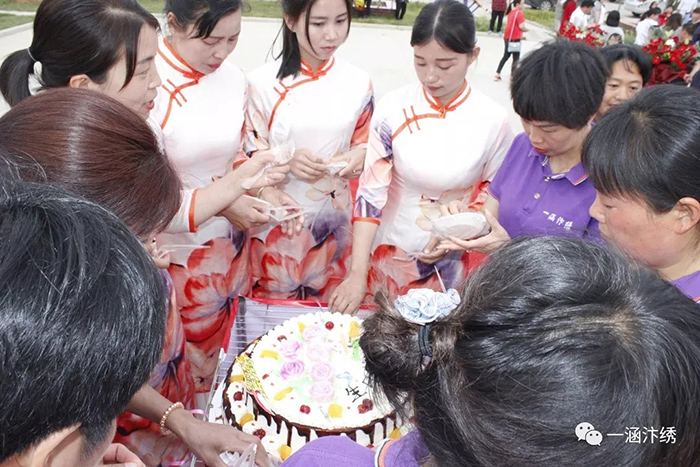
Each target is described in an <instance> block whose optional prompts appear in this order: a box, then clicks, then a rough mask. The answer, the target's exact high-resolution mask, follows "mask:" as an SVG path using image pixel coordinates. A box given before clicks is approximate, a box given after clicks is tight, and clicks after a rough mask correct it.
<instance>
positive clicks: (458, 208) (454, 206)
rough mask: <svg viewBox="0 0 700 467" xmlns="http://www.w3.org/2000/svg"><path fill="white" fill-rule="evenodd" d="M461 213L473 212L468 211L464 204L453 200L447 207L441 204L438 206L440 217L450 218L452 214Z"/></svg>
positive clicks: (471, 210)
mask: <svg viewBox="0 0 700 467" xmlns="http://www.w3.org/2000/svg"><path fill="white" fill-rule="evenodd" d="M463 212H474V210H473V209H470V208H469V206H468V205H467V204H466V203H464V202H462V201H460V200H454V201H451V202H450V204H448V205H444V204H443V205H441V206H440V214H441V215H442V217H445V216H451V215H453V214H460V213H463Z"/></svg>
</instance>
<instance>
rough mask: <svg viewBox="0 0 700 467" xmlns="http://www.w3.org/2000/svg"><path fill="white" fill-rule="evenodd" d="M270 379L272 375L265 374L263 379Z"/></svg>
mask: <svg viewBox="0 0 700 467" xmlns="http://www.w3.org/2000/svg"><path fill="white" fill-rule="evenodd" d="M269 377H270V375H268V374H264V375H263V378H262V379H267V378H269Z"/></svg>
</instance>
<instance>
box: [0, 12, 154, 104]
mask: <svg viewBox="0 0 700 467" xmlns="http://www.w3.org/2000/svg"><path fill="white" fill-rule="evenodd" d="M144 25H148V26H151V27H152V28H154V29H156V30H158V29H159V27H160V25H159V24H158V20H157V19H156V18H155V17H154V16H153V15H152V14H150V13H149V12H148V10H146V9H145V8H144V7H143V6H142V5H141V4H139V3H138V2H137V1H136V0H44V1H43V2H41V5H40V6H39V9H38V10H37V12H36V18H35V19H34V37H33V39H32V44H31V46H30V47H29V48H28V49H21V50H18V51H16V52H14V53H12V54H10V55H9V56H8V57H7V59H6V60H5V61H4V62H3V64H2V66H0V92H2V95H3V96H4V97H5V100H6V101H7V102H8V103H9V104H10V105H11V106H12V105H15V104H17V103H18V102H20V101H21V100H22V99H26V98H27V97H29V96H30V90H29V75H31V74H32V73H34V64H35V63H36V62H37V61H38V62H41V76H37V78H38V79H39V81H40V83H41V84H42V86H43V87H45V88H57V87H63V86H67V85H68V84H69V82H70V79H71V77H73V76H76V75H81V74H85V75H87V76H88V77H89V78H90V79H91V80H92V81H94V82H96V83H103V82H104V81H105V79H106V78H107V72H108V71H109V70H110V69H111V68H112V67H113V66H114V64H115V63H117V62H118V61H119V59H120V58H121V56H122V54H125V56H126V79H125V80H124V86H126V85H128V84H129V82H131V79H132V78H133V76H134V70H135V69H136V62H137V57H138V44H139V36H140V34H141V28H142V27H143V26H144Z"/></svg>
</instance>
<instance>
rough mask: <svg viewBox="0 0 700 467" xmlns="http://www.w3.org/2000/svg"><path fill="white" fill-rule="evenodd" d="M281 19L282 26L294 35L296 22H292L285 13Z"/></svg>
mask: <svg viewBox="0 0 700 467" xmlns="http://www.w3.org/2000/svg"><path fill="white" fill-rule="evenodd" d="M282 18H283V19H284V24H286V25H287V29H289V30H290V31H292V32H293V33H296V31H295V28H296V22H293V21H292V18H290V17H289V15H288V14H287V13H284V14H283V15H282Z"/></svg>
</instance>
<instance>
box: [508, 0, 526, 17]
mask: <svg viewBox="0 0 700 467" xmlns="http://www.w3.org/2000/svg"><path fill="white" fill-rule="evenodd" d="M521 1H522V0H513V1H512V2H510V3H509V4H508V8H507V9H506V16H508V15H509V14H510V12H511V11H513V8H515V5H517V4H519V3H520V2H521Z"/></svg>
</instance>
